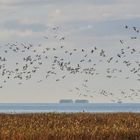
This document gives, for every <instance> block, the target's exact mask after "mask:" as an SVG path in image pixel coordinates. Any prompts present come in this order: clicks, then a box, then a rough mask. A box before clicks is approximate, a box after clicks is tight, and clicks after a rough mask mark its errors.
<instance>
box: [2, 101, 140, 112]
mask: <svg viewBox="0 0 140 140" xmlns="http://www.w3.org/2000/svg"><path fill="white" fill-rule="evenodd" d="M83 111H85V112H140V104H139V103H137V104H128V103H120V104H119V103H118V104H117V103H116V104H115V103H114V104H112V103H110V104H104V103H103V104H101V103H87V104H86V103H85V104H79V103H77V104H74V103H70V104H69V103H61V104H58V103H51V104H13V103H12V104H0V112H4V113H23V112H24V113H27V112H83Z"/></svg>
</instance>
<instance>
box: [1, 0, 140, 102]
mask: <svg viewBox="0 0 140 140" xmlns="http://www.w3.org/2000/svg"><path fill="white" fill-rule="evenodd" d="M139 5H140V1H139V0H0V46H3V45H4V44H5V43H8V42H10V43H12V42H13V43H14V42H28V43H32V44H34V45H37V44H43V45H42V46H48V47H57V46H60V45H65V46H66V47H67V48H69V49H70V48H90V47H93V46H97V47H99V48H102V49H107V50H108V51H109V53H111V54H114V53H115V52H116V50H117V49H118V48H121V44H120V42H119V40H121V39H123V40H127V43H128V44H129V45H133V46H134V47H136V48H138V47H139V46H138V45H139V43H140V41H139V39H138V40H136V41H135V42H134V41H131V40H129V37H130V36H131V35H133V33H132V32H131V31H126V30H125V29H124V26H125V25H126V24H127V25H128V26H130V27H133V26H136V27H138V28H139V29H140V25H139V23H140V8H139ZM56 26H58V27H59V30H58V31H57V34H59V35H60V36H65V38H66V39H65V41H64V42H62V43H60V42H58V41H57V40H55V39H53V36H54V35H55V32H53V31H52V28H53V27H56ZM43 36H48V37H49V39H48V40H46V39H44V37H43ZM0 55H2V54H1V53H0ZM9 55H10V54H9ZM11 55H12V54H11ZM10 57H13V58H14V57H15V56H10ZM138 58H139V57H138ZM97 59H98V58H97ZM101 67H102V66H101ZM118 67H119V66H118ZM45 68H46V67H43V68H42V70H41V71H43V69H45ZM128 74H129V73H128ZM40 76H41V73H38V74H36V75H35V76H34V77H33V79H32V80H29V81H25V82H24V84H23V85H20V86H19V85H17V83H16V82H14V81H9V83H7V84H6V85H5V87H4V88H2V89H0V102H57V101H58V100H59V99H61V98H66V99H67V98H72V99H76V98H78V94H77V93H76V91H74V92H72V93H71V92H69V90H71V89H72V88H73V87H76V86H79V84H80V81H81V79H82V76H81V77H80V75H78V76H76V77H74V76H68V78H67V79H65V81H64V82H58V83H56V82H55V80H54V79H53V78H54V77H53V78H52V79H49V80H48V81H47V80H46V81H43V82H42V83H37V82H36V81H37V80H40V79H41V77H40ZM139 85H140V82H137V81H135V80H133V77H132V80H129V81H126V80H123V79H121V76H120V78H118V79H117V80H110V81H109V80H108V81H106V79H105V78H102V77H95V78H93V79H90V88H91V89H92V90H96V89H104V88H105V89H107V90H111V91H112V92H116V98H117V99H119V95H117V94H118V93H119V90H121V89H125V90H126V89H127V88H136V89H138V88H139ZM126 91H127V90H126ZM82 92H83V91H82ZM128 92H129V91H128ZM92 94H93V95H94V93H90V95H92ZM82 98H83V97H82ZM94 98H95V100H93V102H110V100H111V99H108V98H105V97H104V96H99V97H98V95H95V96H94ZM116 98H115V100H116ZM129 101H131V100H126V102H129ZM139 101H140V99H134V100H133V102H139Z"/></svg>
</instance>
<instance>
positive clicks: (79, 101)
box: [75, 100, 89, 104]
mask: <svg viewBox="0 0 140 140" xmlns="http://www.w3.org/2000/svg"><path fill="white" fill-rule="evenodd" d="M75 103H81V104H83V103H89V101H88V100H75Z"/></svg>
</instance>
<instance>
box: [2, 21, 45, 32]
mask: <svg viewBox="0 0 140 140" xmlns="http://www.w3.org/2000/svg"><path fill="white" fill-rule="evenodd" d="M3 27H4V28H6V29H8V30H20V31H26V30H30V31H32V32H42V31H45V30H46V28H47V27H46V25H44V24H41V23H29V22H28V23H27V22H21V21H20V20H10V21H5V22H4V24H3Z"/></svg>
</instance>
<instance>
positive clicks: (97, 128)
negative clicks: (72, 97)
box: [0, 113, 140, 140]
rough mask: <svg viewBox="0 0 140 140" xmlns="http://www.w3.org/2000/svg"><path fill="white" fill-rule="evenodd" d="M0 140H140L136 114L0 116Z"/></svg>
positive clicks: (139, 124) (139, 128)
mask: <svg viewBox="0 0 140 140" xmlns="http://www.w3.org/2000/svg"><path fill="white" fill-rule="evenodd" d="M0 140H140V114H135V113H114V114H111V113H110V114H109V113H99V114H92V113H73V114H65V113H61V114H57V113H46V114H0Z"/></svg>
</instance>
